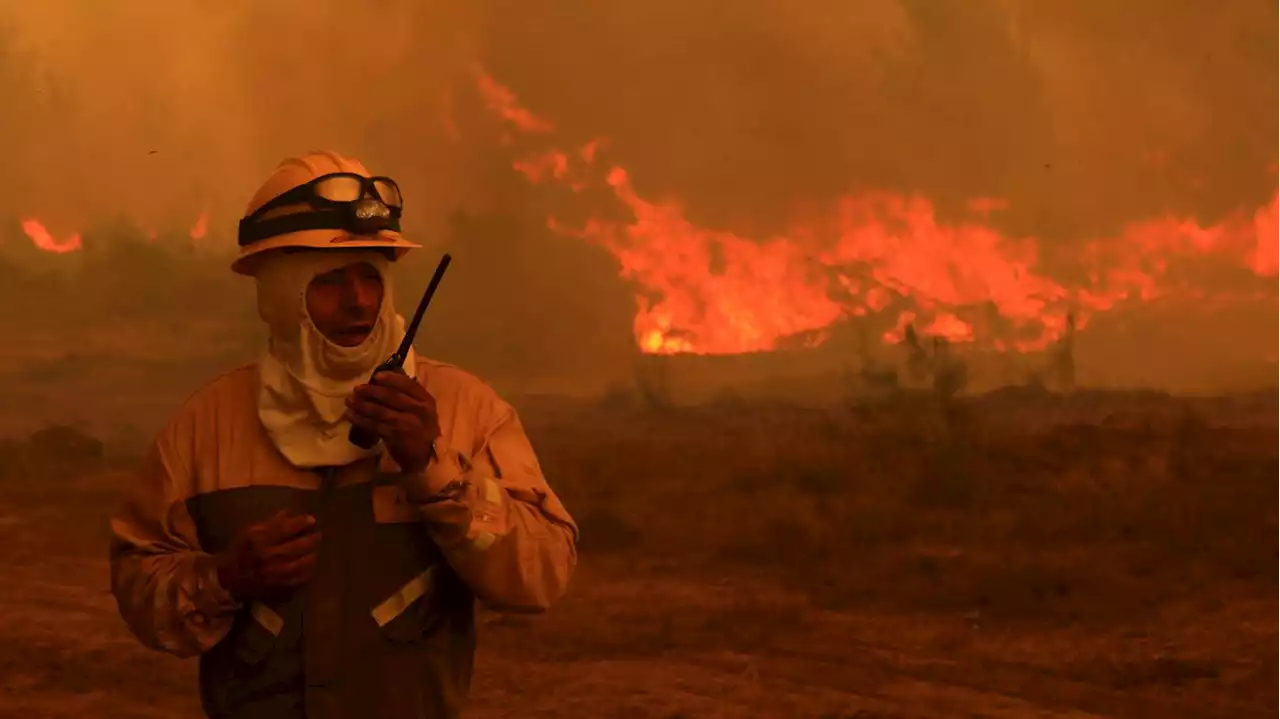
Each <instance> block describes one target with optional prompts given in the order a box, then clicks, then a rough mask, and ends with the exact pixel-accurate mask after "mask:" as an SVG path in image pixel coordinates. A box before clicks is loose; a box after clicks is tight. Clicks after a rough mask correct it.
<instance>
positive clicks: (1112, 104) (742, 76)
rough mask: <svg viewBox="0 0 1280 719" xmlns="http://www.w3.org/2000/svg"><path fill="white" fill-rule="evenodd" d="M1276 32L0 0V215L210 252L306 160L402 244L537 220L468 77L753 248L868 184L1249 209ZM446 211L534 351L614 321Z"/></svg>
mask: <svg viewBox="0 0 1280 719" xmlns="http://www.w3.org/2000/svg"><path fill="white" fill-rule="evenodd" d="M1276 26H1277V7H1276V4H1275V3H1273V2H1267V1H1266V0H1236V1H1229V0H1226V1H1221V2H1213V3H1210V2H1202V1H1200V0H1177V1H1175V0H1126V2H1114V0H1043V1H1038V2H1029V1H1024V0H865V1H859V2H852V1H849V0H808V1H791V0H785V1H784V0H735V1H733V2H729V1H727V0H678V1H677V0H651V1H650V2H639V3H602V2H588V1H586V0H580V1H577V2H571V1H568V0H522V1H516V0H504V1H498V0H491V1H488V2H482V1H479V0H477V1H474V2H450V3H444V2H419V1H417V0H365V1H364V2H360V3H352V2H339V1H338V0H272V1H271V2H256V1H252V0H224V1H223V2H217V3H209V2H197V1H196V0H168V1H164V2H161V1H160V0H138V1H137V2H118V1H115V0H42V1H41V2H21V1H20V0H0V152H3V158H4V164H5V171H4V173H3V174H0V220H4V221H12V218H17V217H28V216H35V217H40V218H42V219H44V220H45V221H46V222H47V224H49V225H50V227H51V229H53V230H54V232H55V234H59V233H69V232H72V231H75V230H77V229H79V228H81V227H83V226H86V225H88V224H89V223H92V222H95V221H98V220H100V219H101V218H104V217H127V218H130V219H131V220H133V221H135V222H137V223H139V224H141V225H147V226H156V225H161V226H165V225H172V226H187V225H189V224H190V223H192V222H194V219H195V217H197V216H198V215H199V214H200V213H201V212H206V211H207V212H209V213H210V219H211V241H213V240H217V241H222V242H228V243H230V242H231V241H232V239H231V238H232V237H233V236H234V222H235V220H236V219H237V218H238V217H239V215H240V213H241V211H242V210H243V207H244V203H245V202H246V201H247V199H248V198H249V196H250V195H251V194H252V193H253V191H254V189H255V188H256V186H257V183H258V182H260V180H261V179H262V178H263V177H264V176H265V175H266V173H268V172H269V171H270V170H271V168H272V167H273V166H274V165H275V163H276V162H278V161H279V160H280V159H281V158H283V157H286V156H289V155H293V154H298V153H300V152H304V151H306V150H310V149H314V148H332V149H337V150H339V151H342V152H345V153H349V154H354V155H356V156H359V157H360V158H362V159H363V160H364V161H365V162H366V164H367V165H369V166H370V168H371V169H373V170H374V171H376V172H380V173H385V174H390V175H393V176H395V177H397V178H398V179H399V180H400V181H401V184H402V186H403V187H404V189H405V194H406V197H407V202H408V206H407V208H406V218H405V224H406V229H407V231H408V232H409V233H410V234H411V235H414V236H415V237H416V239H419V240H422V241H425V242H427V243H428V244H430V243H433V242H436V241H439V240H441V239H443V238H445V237H446V236H447V235H448V234H449V233H450V232H451V231H457V227H458V225H457V223H458V222H459V220H458V215H457V213H458V212H459V211H460V210H461V211H467V210H468V209H469V208H470V209H471V210H473V211H479V210H477V208H481V209H483V208H493V207H495V206H501V207H504V208H506V211H507V212H514V213H516V214H521V213H522V214H523V215H526V216H527V217H528V218H533V219H531V220H530V222H532V223H533V225H534V226H537V225H538V223H539V222H540V220H538V219H537V218H540V217H544V216H545V215H546V214H548V213H550V212H551V211H552V209H551V208H544V207H541V206H539V205H538V202H539V200H538V198H537V197H536V196H533V195H528V194H527V193H526V194H522V192H523V190H521V189H520V185H519V178H517V177H513V176H514V173H511V172H510V171H508V169H507V168H508V167H509V164H510V160H511V157H510V150H509V149H508V148H505V147H504V146H503V145H502V143H501V142H500V141H499V128H498V127H497V125H496V123H494V122H493V121H492V119H491V118H489V117H488V116H487V115H486V114H485V113H484V112H483V110H482V109H481V107H480V104H479V102H478V101H477V100H476V96H475V92H474V88H473V77H474V74H473V73H474V70H475V68H476V67H477V66H479V67H483V68H485V69H486V70H487V71H488V72H489V73H490V74H492V75H493V77H495V78H496V79H497V80H498V81H500V82H502V83H504V84H505V85H507V86H509V87H511V88H512V89H513V90H514V91H515V92H516V93H517V95H518V96H519V98H520V101H521V103H522V104H523V105H525V106H527V107H529V108H530V109H532V110H533V111H535V112H536V113H538V114H539V115H541V116H543V117H546V118H548V119H549V120H551V121H553V122H554V123H555V124H556V131H555V134H556V138H557V141H560V142H563V143H570V142H572V143H578V142H586V141H588V140H591V139H595V138H603V139H606V140H607V143H608V144H607V153H608V156H609V159H610V161H611V162H616V163H618V164H621V165H623V166H625V167H626V168H627V169H628V170H629V172H630V175H631V177H632V179H633V182H634V184H635V186H636V188H637V190H638V191H639V192H640V193H641V194H643V195H645V196H648V197H652V198H655V199H660V198H673V199H677V200H678V201H679V202H680V203H681V204H682V205H683V206H684V207H685V208H686V211H687V213H688V214H689V216H690V217H691V219H693V220H694V221H696V222H699V223H702V224H705V225H708V226H712V227H719V228H727V229H732V230H734V231H736V232H740V233H742V234H745V235H748V236H758V237H766V236H769V235H770V234H771V233H774V232H778V231H780V230H782V229H785V227H786V226H787V225H788V223H790V222H791V221H793V220H794V219H795V218H796V217H803V216H804V215H805V214H806V213H809V212H820V211H821V210H822V208H823V207H825V206H828V205H829V203H831V202H832V201H833V200H835V199H836V198H838V197H839V196H841V195H844V194H847V193H851V192H859V191H865V190H887V191H892V192H899V193H910V194H919V195H922V196H925V197H928V198H930V199H931V200H933V201H934V202H935V203H936V204H937V206H938V208H939V213H940V214H942V215H943V216H944V217H945V216H946V215H948V214H950V213H958V212H961V211H962V209H963V207H964V206H965V203H966V202H967V201H968V200H970V199H973V198H977V197H999V198H1005V199H1007V200H1009V202H1010V206H1009V209H1008V210H1007V211H1006V212H1004V213H1002V214H1001V215H1000V216H999V218H997V220H996V221H997V222H999V223H1000V224H1001V225H1003V229H1006V230H1007V231H1009V232H1011V233H1016V234H1018V235H1031V236H1036V237H1040V238H1042V239H1044V240H1045V241H1046V242H1048V243H1053V244H1056V245H1058V246H1065V247H1070V246H1072V243H1074V242H1077V241H1080V240H1084V239H1088V238H1092V237H1106V236H1111V235H1113V234H1114V233H1115V232H1116V231H1117V230H1118V229H1119V228H1120V227H1121V226H1122V225H1123V224H1124V223H1126V222H1128V221H1132V220H1137V219H1144V218H1148V217H1151V216H1156V215H1163V214H1166V213H1174V214H1179V215H1187V216H1193V217H1196V218H1198V219H1200V220H1202V221H1204V222H1212V221H1215V220H1217V219H1219V218H1221V217H1223V216H1225V215H1227V214H1228V213H1230V212H1232V211H1235V210H1238V209H1246V210H1252V209H1253V208H1256V207H1257V206H1259V205H1261V204H1263V203H1264V202H1266V201H1267V199H1269V197H1270V196H1271V194H1272V193H1274V189H1275V174H1274V172H1275V163H1276V157H1277V131H1276V130H1277V116H1276V107H1277V69H1276V68H1277V62H1276V58H1277V36H1276V33H1275V30H1274V28H1276ZM451 218H452V219H451ZM451 223H452V224H451ZM465 223H470V224H469V225H467V227H470V228H471V229H472V230H473V231H476V232H479V233H480V234H481V235H484V236H485V237H487V238H488V239H487V240H486V242H487V244H486V245H485V250H484V252H485V253H486V256H485V258H484V259H485V261H486V262H487V263H488V264H487V266H486V267H485V268H484V269H483V271H482V270H480V269H473V270H471V272H474V273H475V274H474V275H472V278H473V279H474V280H476V281H482V280H483V279H484V278H485V277H504V278H506V280H507V282H508V284H507V285H506V286H507V287H514V288H516V289H521V288H523V289H525V290H527V291H529V292H538V293H541V294H542V296H544V297H549V298H550V299H549V300H548V302H550V303H551V304H552V305H553V306H554V307H556V308H557V310H556V311H557V312H558V313H559V314H560V315H567V316H570V317H572V318H574V319H573V320H572V322H569V321H566V323H564V324H563V325H561V326H557V327H556V328H555V329H556V333H558V334H560V335H563V337H562V339H563V338H568V339H570V340H571V339H572V338H573V337H575V336H576V337H578V338H579V339H581V338H582V336H583V334H584V333H583V332H582V331H581V328H582V327H586V326H590V325H592V323H604V322H606V319H607V318H606V317H605V316H604V315H603V314H601V313H605V314H608V315H609V317H610V318H612V317H613V316H614V314H619V313H620V314H621V315H622V318H621V319H620V320H618V321H617V322H614V320H613V319H607V321H608V322H613V323H614V324H620V325H621V326H620V327H617V328H616V329H615V331H616V333H617V334H618V337H624V336H626V335H627V334H628V333H629V320H628V319H626V317H625V316H626V314H627V312H628V310H627V307H626V304H627V299H626V293H625V292H624V291H622V290H620V289H619V288H618V287H617V286H616V283H615V285H610V281H612V280H613V279H614V278H613V275H615V274H616V268H613V267H611V266H610V264H609V262H608V260H607V258H601V257H598V255H599V251H593V250H584V249H581V248H568V247H566V245H565V244H564V241H563V240H558V241H557V240H552V239H549V238H547V237H544V236H537V237H532V236H530V234H529V233H528V232H527V231H526V232H522V231H520V229H519V228H518V227H515V226H511V227H508V226H506V225H503V221H501V220H497V219H492V218H490V219H487V220H486V219H483V218H481V219H477V218H475V217H472V218H471V219H468V220H465V222H464V224H465ZM477 223H479V225H483V226H486V227H489V229H476V227H477ZM485 223H488V225H486V224H485ZM486 233H487V234H486ZM592 252H595V254H594V255H593V254H592ZM529 263H534V264H538V263H541V264H538V270H537V272H536V273H535V272H531V271H527V270H525V269H522V268H525V267H527V266H528V264H529ZM459 274H462V273H461V272H459ZM473 294H474V293H473ZM582 297H592V298H596V297H607V298H608V301H606V302H603V303H601V302H594V301H593V302H586V303H584V302H581V301H579V300H580V299H581V298H582ZM557 298H559V299H557ZM574 298H578V300H575V299H574ZM492 301H493V302H498V301H497V300H492ZM557 302H558V303H559V304H556V303H557ZM499 304H503V303H499ZM597 305H598V306H597ZM524 306H527V302H525V303H521V302H514V301H513V302H506V303H505V304H503V307H501V308H495V309H494V311H495V312H497V311H499V310H501V311H503V312H508V313H511V312H517V311H518V310H520V308H521V307H524ZM601 307H603V308H605V309H601ZM526 311H527V310H526ZM610 313H612V314H610ZM544 329H545V328H544ZM530 331H532V330H530ZM587 334H590V333H587ZM610 337H612V335H610ZM533 341H534V340H533V339H530V340H529V342H533ZM612 343H614V340H613V339H609V340H608V341H607V342H606V343H605V344H609V346H614V344H612ZM521 346H524V345H520V343H514V344H512V345H511V347H510V348H508V349H509V350H510V351H511V352H513V353H515V355H517V356H518V355H519V354H520V352H521V351H523V350H520V349H519V347H521ZM619 351H621V350H619Z"/></svg>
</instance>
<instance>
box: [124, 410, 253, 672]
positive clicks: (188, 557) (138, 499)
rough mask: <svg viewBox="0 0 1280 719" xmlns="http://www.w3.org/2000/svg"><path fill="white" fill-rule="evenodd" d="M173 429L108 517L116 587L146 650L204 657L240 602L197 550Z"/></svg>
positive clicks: (188, 479) (187, 476)
mask: <svg viewBox="0 0 1280 719" xmlns="http://www.w3.org/2000/svg"><path fill="white" fill-rule="evenodd" d="M176 434H177V433H176V432H175V428H174V426H170V427H169V428H167V429H166V430H164V431H163V432H162V433H161V434H160V436H159V437H158V438H157V440H156V442H155V444H154V445H153V446H152V448H151V451H150V453H149V454H148V456H147V458H146V461H145V462H144V463H143V465H142V467H141V468H140V470H139V471H138V473H137V474H136V475H135V476H134V477H133V480H132V482H131V483H130V484H129V486H128V487H127V488H126V490H125V493H124V499H123V501H122V502H121V504H120V506H119V508H118V509H117V511H116V513H115V514H114V515H113V516H112V518H111V545H110V558H111V592H112V594H114V595H115V598H116V605H117V606H118V607H119V610H120V616H121V617H123V618H124V621H125V623H126V624H127V625H128V626H129V630H130V631H131V632H132V633H133V635H134V636H136V637H137V638H138V639H139V640H140V641H141V642H142V643H143V644H144V645H146V646H147V647H149V648H152V649H156V650H160V651H165V652H169V653H171V654H175V655H177V656H180V657H191V656H195V655H197V654H200V653H202V652H204V651H206V650H208V649H209V648H210V647H212V646H213V645H214V644H217V643H218V642H219V641H220V640H221V639H222V638H223V637H224V636H226V634H227V632H228V631H229V630H230V628H231V624H232V621H233V617H234V612H235V610H236V608H237V607H236V605H235V603H234V602H233V601H232V599H231V596H230V595H229V594H227V592H226V591H224V590H223V589H222V587H221V586H219V584H218V580H217V571H216V569H215V568H214V563H213V557H212V556H210V555H209V554H206V553H204V552H202V551H200V546H199V541H198V539H197V536H196V530H195V523H194V522H193V521H192V519H191V516H190V514H189V513H188V511H187V505H186V502H185V499H186V497H187V496H188V495H189V491H188V490H189V488H190V487H192V486H193V485H194V482H193V481H192V480H193V478H192V476H191V470H190V468H189V466H188V463H187V462H186V461H184V457H183V455H182V453H181V452H180V451H178V443H177V442H175V441H174V440H175V435H176Z"/></svg>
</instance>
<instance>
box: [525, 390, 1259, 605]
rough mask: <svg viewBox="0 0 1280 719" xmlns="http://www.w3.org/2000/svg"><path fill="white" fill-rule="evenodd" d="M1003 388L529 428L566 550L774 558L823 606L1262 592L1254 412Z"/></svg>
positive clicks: (718, 559)
mask: <svg viewBox="0 0 1280 719" xmlns="http://www.w3.org/2000/svg"><path fill="white" fill-rule="evenodd" d="M1170 401H1172V400H1170ZM1014 402H1015V400H1012V399H1010V397H1009V396H1001V397H1000V398H998V401H996V400H992V401H991V403H990V406H989V405H988V404H987V400H985V399H982V398H978V399H968V400H957V401H956V406H955V409H956V411H957V414H956V416H959V417H963V418H964V420H963V423H962V424H960V423H957V422H955V421H953V422H952V423H951V425H950V426H949V427H945V428H944V430H945V431H939V429H938V427H937V424H936V422H937V415H936V407H937V406H936V404H933V403H930V402H921V403H919V404H917V405H910V404H909V403H908V405H907V406H905V407H902V406H900V407H898V408H897V414H896V415H895V416H894V417H893V418H892V419H885V418H883V417H881V418H879V419H878V420H876V421H871V420H868V419H867V418H866V417H862V416H860V415H858V414H857V413H854V412H848V413H842V414H839V415H832V414H831V413H829V412H826V411H822V410H816V409H804V408H797V407H783V406H764V405H761V404H759V403H755V404H745V403H733V404H732V405H729V406H725V404H724V403H714V404H712V405H709V406H705V407H689V408H668V409H664V410H662V411H644V410H637V411H630V412H626V413H618V412H608V411H604V410H602V409H600V408H598V407H597V408H595V409H593V410H591V414H590V416H582V417H577V418H574V419H566V420H565V424H562V425H558V426H536V425H534V424H531V431H533V432H534V433H535V438H534V439H535V443H536V444H537V446H538V447H539V448H540V451H541V453H542V455H543V457H544V461H543V463H544V466H545V467H546V469H547V471H548V475H549V476H550V477H551V478H552V481H553V483H555V484H556V486H557V488H558V489H561V492H562V494H564V495H565V500H566V503H567V504H568V505H569V507H570V509H571V510H572V511H574V512H576V513H577V515H578V516H579V517H580V518H583V519H584V520H585V521H584V530H583V536H584V545H583V546H584V551H586V552H612V553H621V554H623V555H627V556H637V557H641V556H643V557H647V558H651V559H655V560H664V561H669V562H672V563H675V564H677V565H681V566H686V567H688V568H689V569H690V571H704V569H705V568H706V567H707V566H709V565H721V566H736V567H739V568H741V569H743V570H746V571H750V572H752V573H760V572H765V573H772V574H777V575H779V576H780V577H782V578H784V579H785V580H786V581H787V582H789V583H790V584H792V585H793V586H796V587H798V588H801V589H804V590H806V591H809V592H810V593H811V594H812V596H813V597H814V599H815V600H816V601H819V602H821V603H823V604H826V605H832V606H847V605H850V604H884V605H892V606H899V607H902V606H905V607H908V608H910V607H916V608H919V609H922V610H923V609H928V610H946V611H957V612H976V613H977V614H979V615H982V616H989V617H1000V618H1004V619H1007V620H1017V619H1045V618H1054V617H1056V618H1057V619H1060V620H1063V621H1074V620H1078V619H1094V620H1106V621H1111V620H1121V619H1123V618H1125V617H1133V616H1135V615H1136V614H1138V613H1140V612H1144V611H1150V609H1151V607H1153V606H1158V605H1160V604H1161V603H1163V602H1166V601H1169V600H1173V599H1176V598H1178V597H1180V596H1185V595H1188V594H1189V593H1192V592H1194V591H1197V590H1198V589H1197V588H1200V589H1203V587H1205V586H1216V585H1215V583H1218V584H1221V585H1222V586H1224V587H1225V586H1227V584H1228V583H1234V584H1239V583H1241V582H1243V583H1245V584H1246V585H1247V586H1252V587H1254V590H1255V591H1261V592H1273V591H1274V582H1275V581H1276V576H1277V575H1276V566H1277V564H1276V551H1275V544H1274V520H1273V518H1272V516H1271V514H1272V513H1273V512H1274V509H1273V508H1274V507H1275V505H1276V496H1277V490H1276V484H1275V483H1274V477H1275V476H1276V473H1277V459H1276V446H1275V444H1274V440H1273V438H1272V435H1271V434H1270V430H1269V429H1267V428H1259V429H1256V430H1251V429H1227V428H1214V427H1211V426H1208V425H1203V424H1201V423H1200V421H1199V420H1196V419H1195V417H1198V415H1194V414H1187V415H1185V416H1184V417H1183V419H1182V420H1179V421H1173V422H1170V421H1165V420H1164V419H1159V421H1157V420H1156V419H1148V420H1145V421H1140V422H1137V423H1132V422H1129V423H1126V424H1124V425H1118V426H1102V425H1096V424H1085V423H1080V422H1074V423H1072V422H1067V423H1061V422H1060V423H1058V424H1046V425H1044V426H1043V427H1035V428H1018V429H1016V431H1015V430H999V431H997V429H995V428H996V427H997V426H998V423H997V421H996V420H997V419H999V417H1000V416H1003V415H1004V414H1006V413H1007V412H1008V410H1009V407H1010V405H1011V404H1012V403H1014ZM1016 402H1031V403H1032V405H1031V407H1030V409H1031V410H1035V407H1036V405H1037V404H1038V403H1041V402H1047V400H1043V399H1038V398H1035V397H1032V398H1030V399H1019V400H1016ZM1045 406H1046V407H1049V406H1056V405H1052V403H1049V404H1046V405H1045ZM1024 409H1026V408H1024ZM1054 411H1058V410H1056V409H1055V410H1054ZM1188 411H1189V410H1188ZM993 412H994V413H995V414H994V415H993ZM531 416H532V415H531ZM1153 417H1154V415H1153ZM1179 467H1181V468H1182V469H1179ZM1187 468H1192V470H1194V471H1193V472H1192V474H1188V472H1189V471H1191V470H1188V469H1187ZM1189 476H1194V478H1195V479H1194V480H1188V479H1187V477H1189ZM593 534H594V535H596V539H595V540H594V541H593V540H592V539H590V537H591V535H593Z"/></svg>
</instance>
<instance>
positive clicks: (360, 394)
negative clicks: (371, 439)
mask: <svg viewBox="0 0 1280 719" xmlns="http://www.w3.org/2000/svg"><path fill="white" fill-rule="evenodd" d="M345 416H346V418H347V419H349V420H350V421H351V424H353V425H355V426H357V427H359V428H360V429H363V430H367V431H369V432H372V433H374V434H376V435H377V436H379V437H381V438H382V442H383V443H384V444H386V445H387V451H388V452H390V453H391V458H392V459H394V460H395V461H396V464H398V465H400V469H401V470H403V471H404V472H406V473H416V472H420V471H422V470H423V469H426V467H427V464H428V463H430V462H431V459H432V443H433V442H435V440H436V438H437V437H439V436H440V422H439V419H438V418H437V417H436V400H435V398H434V397H432V396H431V394H430V393H429V392H427V390H426V389H425V388H424V387H423V386H422V385H421V384H418V381H417V380H415V379H413V378H412V377H409V376H407V375H403V374H400V373H397V372H379V373H378V374H377V375H375V376H374V377H373V382H372V383H371V384H363V385H360V386H359V387H356V389H355V392H354V393H352V395H351V396H350V397H348V398H347V412H346V415H345Z"/></svg>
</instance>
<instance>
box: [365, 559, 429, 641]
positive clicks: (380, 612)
mask: <svg viewBox="0 0 1280 719" xmlns="http://www.w3.org/2000/svg"><path fill="white" fill-rule="evenodd" d="M430 588H431V570H430V569H428V570H427V571H425V572H423V573H422V574H419V575H418V576H416V577H414V578H413V579H410V580H409V582H408V583H407V584H405V585H404V586H403V587H400V588H399V589H397V590H396V593H395V594H392V595H391V596H390V597H387V600H386V601H384V602H383V603H382V604H379V605H378V606H376V607H374V608H373V611H372V612H370V614H372V615H373V621H375V622H377V623H378V626H380V627H384V626H386V625H387V622H389V621H391V620H392V619H395V618H396V617H398V616H400V614H401V613H402V612H404V610H406V609H408V608H409V605H410V604H413V603H414V602H415V601H417V599H418V598H419V597H421V596H422V595H424V594H426V593H427V590H428V589H430Z"/></svg>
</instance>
